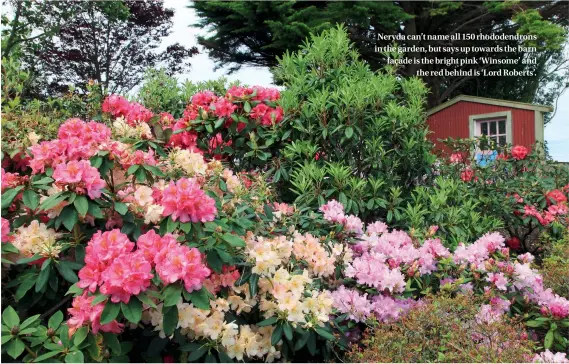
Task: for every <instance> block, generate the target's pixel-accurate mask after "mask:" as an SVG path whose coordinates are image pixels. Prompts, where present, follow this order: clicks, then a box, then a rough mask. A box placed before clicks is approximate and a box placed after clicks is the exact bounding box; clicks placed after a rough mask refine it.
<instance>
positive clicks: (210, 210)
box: [161, 178, 217, 222]
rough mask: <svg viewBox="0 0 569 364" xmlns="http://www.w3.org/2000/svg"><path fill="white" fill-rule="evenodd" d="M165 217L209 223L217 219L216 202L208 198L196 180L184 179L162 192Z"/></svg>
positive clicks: (171, 184)
mask: <svg viewBox="0 0 569 364" xmlns="http://www.w3.org/2000/svg"><path fill="white" fill-rule="evenodd" d="M161 205H162V206H163V207H164V212H163V215H164V216H170V217H171V218H172V220H174V221H177V220H178V219H179V220H180V222H188V221H192V222H208V221H213V220H214V219H215V214H216V213H217V208H216V207H215V200H214V199H213V198H211V197H209V196H207V195H206V194H205V193H204V191H203V190H202V189H201V188H200V186H199V185H198V183H197V182H196V181H195V179H187V178H182V179H179V180H178V181H177V182H170V184H169V185H168V186H167V187H166V188H165V189H164V191H163V192H162V201H161Z"/></svg>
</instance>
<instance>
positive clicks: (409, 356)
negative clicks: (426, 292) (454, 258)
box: [347, 295, 534, 363]
mask: <svg viewBox="0 0 569 364" xmlns="http://www.w3.org/2000/svg"><path fill="white" fill-rule="evenodd" d="M480 304H481V302H480V299H479V298H477V297H473V296H472V295H458V296H456V297H453V298H451V297H446V296H445V295H442V296H435V297H429V298H427V299H425V300H424V301H423V303H422V304H421V305H420V306H419V307H417V308H415V309H412V310H411V311H410V312H409V313H408V314H407V315H406V316H405V317H404V318H402V319H401V320H400V321H397V322H394V323H391V324H387V325H378V326H377V327H376V328H375V330H373V331H372V332H371V333H367V334H366V335H364V338H363V340H361V342H360V345H357V344H354V345H353V346H352V350H351V352H349V353H348V357H347V361H348V362H358V363H370V362H376V363H378V362H379V363H385V362H406V363H425V362H453V363H459V362H460V363H467V362H468V363H470V362H486V363H496V362H505V363H523V362H529V361H531V358H532V357H533V355H532V350H533V346H534V345H533V342H532V341H531V340H529V338H528V334H527V333H526V331H525V328H524V325H523V324H520V323H519V322H516V321H515V320H510V319H505V320H503V321H500V322H492V323H488V322H480V323H479V322H476V315H477V314H478V311H479V307H480Z"/></svg>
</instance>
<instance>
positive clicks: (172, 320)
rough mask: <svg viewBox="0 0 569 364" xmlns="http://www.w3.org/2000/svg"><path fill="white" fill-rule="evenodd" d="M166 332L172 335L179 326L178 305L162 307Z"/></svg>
mask: <svg viewBox="0 0 569 364" xmlns="http://www.w3.org/2000/svg"><path fill="white" fill-rule="evenodd" d="M162 314H163V315H164V320H163V325H162V326H163V327H164V333H165V334H166V335H167V336H170V335H172V334H173V333H174V330H176V327H177V326H178V306H170V307H166V306H164V307H162Z"/></svg>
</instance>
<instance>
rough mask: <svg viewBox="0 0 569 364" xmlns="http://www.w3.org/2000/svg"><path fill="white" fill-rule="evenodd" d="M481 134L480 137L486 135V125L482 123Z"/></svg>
mask: <svg viewBox="0 0 569 364" xmlns="http://www.w3.org/2000/svg"><path fill="white" fill-rule="evenodd" d="M481 134H482V135H488V123H482V125H481Z"/></svg>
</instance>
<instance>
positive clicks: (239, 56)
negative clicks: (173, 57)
mask: <svg viewBox="0 0 569 364" xmlns="http://www.w3.org/2000/svg"><path fill="white" fill-rule="evenodd" d="M192 7H193V8H194V9H195V10H196V13H197V15H198V16H199V17H200V21H199V22H198V24H196V25H197V26H200V27H204V26H208V25H211V30H212V34H211V35H208V36H207V37H202V38H199V42H200V44H201V45H202V46H203V47H205V48H206V50H207V51H208V53H209V55H210V56H211V57H212V58H214V59H215V60H217V62H218V65H219V66H227V65H229V66H231V67H232V69H238V68H239V67H240V66H242V65H245V64H250V65H255V66H259V65H261V66H269V67H272V66H275V65H276V64H277V59H278V57H281V56H282V55H283V54H285V53H286V52H287V51H289V52H294V51H296V50H298V49H299V45H300V44H301V42H302V40H303V39H304V38H305V37H307V36H308V35H309V34H310V33H313V34H319V33H320V32H321V31H323V30H324V29H329V28H333V27H335V26H336V24H339V23H343V24H345V25H346V27H347V28H348V30H349V35H350V39H351V40H352V41H353V42H354V43H355V46H356V48H357V50H358V51H359V52H360V54H361V55H362V58H363V59H364V60H365V61H367V63H368V64H370V66H371V68H372V69H373V70H377V69H380V68H381V67H382V66H383V65H384V64H385V55H383V54H381V53H379V52H377V51H376V49H375V47H376V46H377V47H384V46H387V45H391V44H392V40H390V39H389V38H380V37H379V35H389V36H397V35H403V36H418V35H421V34H433V35H447V34H457V33H459V34H482V35H494V34H501V33H504V34H507V35H515V34H521V35H535V36H537V39H536V40H535V41H530V42H529V43H525V44H526V45H529V46H537V47H538V52H537V53H536V54H534V55H535V56H536V60H537V62H536V63H535V64H527V63H522V60H525V59H527V58H528V54H527V52H525V51H524V50H521V49H520V50H518V51H515V52H502V51H490V52H487V51H483V50H480V51H476V52H474V51H472V52H469V53H466V52H460V53H458V54H454V55H453V57H455V58H457V59H461V60H463V59H465V58H471V57H491V58H496V59H503V58H506V57H507V58H513V59H517V60H518V63H519V64H517V65H503V64H499V65H489V64H485V65H464V64H461V63H457V64H452V65H448V64H425V63H424V62H423V65H420V64H415V63H414V62H411V63H410V64H406V65H404V66H403V67H402V68H401V69H400V70H399V71H400V74H401V75H403V76H412V75H417V72H418V71H419V70H420V69H428V70H429V71H433V70H435V71H440V70H443V69H445V70H448V71H450V72H452V71H456V70H461V71H465V72H467V71H469V70H471V69H476V70H480V69H482V68H483V69H485V70H488V71H492V70H497V69H504V68H505V69H508V70H510V71H511V70H516V71H532V72H533V73H534V76H532V77H517V76H504V77H476V76H474V75H472V76H460V77H457V76H442V75H441V76H433V75H430V76H425V77H423V81H424V82H425V83H426V84H427V86H428V87H429V89H430V90H431V93H430V94H429V96H428V105H429V107H434V106H436V105H438V104H440V103H441V102H443V101H445V100H447V99H449V98H451V97H454V96H456V95H459V94H467V95H479V96H485V97H494V98H500V99H508V100H516V101H525V102H535V101H539V102H541V103H543V104H549V105H551V104H553V103H554V102H555V100H556V99H557V98H558V96H559V95H560V93H561V92H562V91H563V90H564V88H565V85H564V84H563V83H561V82H560V80H562V79H563V78H564V77H566V75H567V57H563V56H562V54H563V53H562V49H563V44H566V34H567V33H566V29H567V26H568V20H567V16H566V14H567V11H568V5H567V3H566V2H562V1H550V2H519V1H503V2H492V1H486V2H478V3H476V2H464V1H456V2H452V3H451V2H448V1H441V2H437V3H434V4H433V3H431V2H400V3H392V2H343V1H341V2H340V1H339V2H328V3H309V2H293V1H291V2H270V3H266V2H247V3H232V2H221V3H218V2H194V3H193V5H192ZM397 43H398V44H399V45H400V46H413V45H421V46H425V47H428V46H429V45H430V46H433V47H437V46H448V40H442V39H441V40H432V41H428V42H419V41H415V40H409V41H407V40H398V41H397ZM452 45H453V46H458V47H461V46H462V47H466V46H472V41H471V40H468V39H461V40H454V41H453V44H452ZM479 45H480V46H484V48H486V47H496V46H499V47H505V46H511V47H514V48H517V46H518V41H516V40H513V41H511V40H506V41H504V40H491V39H488V40H485V41H483V42H480V43H479ZM487 49H491V48H487ZM445 54H447V53H446V52H442V51H441V52H436V51H427V52H424V53H423V52H408V53H407V54H406V56H407V57H409V58H411V59H414V60H418V59H420V58H423V57H426V58H430V59H431V60H433V59H434V58H435V57H436V58H441V57H442V56H443V55H445ZM450 72H449V74H452V73H450ZM554 80H555V81H554ZM514 81H515V82H514ZM552 82H556V84H555V85H552ZM546 91H547V92H546Z"/></svg>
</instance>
